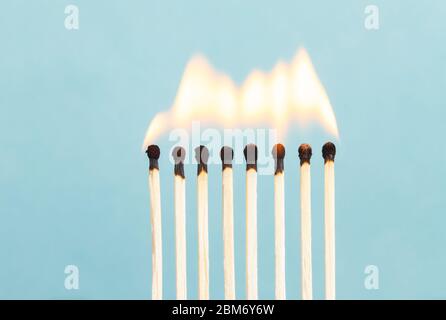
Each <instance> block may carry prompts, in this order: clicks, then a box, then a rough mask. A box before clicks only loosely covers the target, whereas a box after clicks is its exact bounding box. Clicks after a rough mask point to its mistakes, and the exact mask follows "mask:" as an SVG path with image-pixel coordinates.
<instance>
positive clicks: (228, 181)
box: [220, 147, 235, 300]
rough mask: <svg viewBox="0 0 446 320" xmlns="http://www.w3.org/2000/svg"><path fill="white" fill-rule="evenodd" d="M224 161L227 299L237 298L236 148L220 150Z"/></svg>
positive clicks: (224, 243)
mask: <svg viewBox="0 0 446 320" xmlns="http://www.w3.org/2000/svg"><path fill="white" fill-rule="evenodd" d="M220 158H221V161H222V184H223V195H222V196H223V247H224V258H223V261H224V279H225V299H226V300H234V299H235V266H234V191H233V176H232V159H233V158H234V150H232V148H231V147H223V148H221V150H220Z"/></svg>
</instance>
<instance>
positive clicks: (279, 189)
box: [272, 144, 286, 300]
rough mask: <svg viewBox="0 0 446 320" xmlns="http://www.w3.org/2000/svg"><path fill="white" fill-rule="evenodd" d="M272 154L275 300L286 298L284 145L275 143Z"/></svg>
mask: <svg viewBox="0 0 446 320" xmlns="http://www.w3.org/2000/svg"><path fill="white" fill-rule="evenodd" d="M272 155H273V158H274V161H275V172H274V235H275V241H274V247H275V278H276V286H275V287H276V300H285V299H286V287H285V192H284V189H285V187H284V185H285V182H284V174H285V172H284V162H283V159H284V158H285V147H284V146H283V145H282V144H276V145H274V147H273V150H272Z"/></svg>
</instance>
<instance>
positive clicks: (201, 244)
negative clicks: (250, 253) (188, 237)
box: [197, 170, 209, 300]
mask: <svg viewBox="0 0 446 320" xmlns="http://www.w3.org/2000/svg"><path fill="white" fill-rule="evenodd" d="M197 196H198V199H197V200H198V299H200V300H208V299H209V235H208V174H207V172H206V171H204V170H202V171H201V172H200V174H199V175H198V190H197Z"/></svg>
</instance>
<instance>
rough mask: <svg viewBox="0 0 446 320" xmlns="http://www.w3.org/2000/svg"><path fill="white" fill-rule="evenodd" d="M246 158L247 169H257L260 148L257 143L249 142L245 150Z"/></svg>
mask: <svg viewBox="0 0 446 320" xmlns="http://www.w3.org/2000/svg"><path fill="white" fill-rule="evenodd" d="M243 154H244V156H245V160H246V170H249V169H254V170H256V171H257V158H258V150H257V146H256V145H255V144H248V145H247V146H246V147H245V149H244V150H243Z"/></svg>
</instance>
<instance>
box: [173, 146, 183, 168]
mask: <svg viewBox="0 0 446 320" xmlns="http://www.w3.org/2000/svg"><path fill="white" fill-rule="evenodd" d="M172 158H173V160H174V161H175V164H179V163H181V162H184V159H185V158H186V150H184V148H183V147H175V148H173V150H172Z"/></svg>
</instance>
